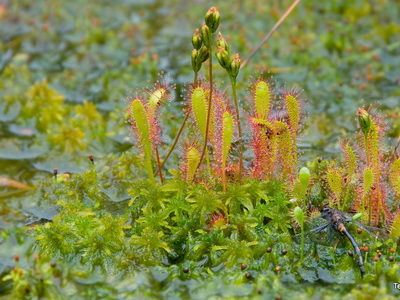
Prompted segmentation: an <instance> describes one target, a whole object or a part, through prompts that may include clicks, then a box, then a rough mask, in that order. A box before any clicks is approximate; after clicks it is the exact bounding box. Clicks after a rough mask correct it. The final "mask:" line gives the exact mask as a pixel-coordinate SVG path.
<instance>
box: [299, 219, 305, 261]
mask: <svg viewBox="0 0 400 300" xmlns="http://www.w3.org/2000/svg"><path fill="white" fill-rule="evenodd" d="M303 255H304V225H302V226H301V249H300V261H301V262H303Z"/></svg>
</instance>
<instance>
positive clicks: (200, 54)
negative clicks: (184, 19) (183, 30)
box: [192, 7, 221, 73]
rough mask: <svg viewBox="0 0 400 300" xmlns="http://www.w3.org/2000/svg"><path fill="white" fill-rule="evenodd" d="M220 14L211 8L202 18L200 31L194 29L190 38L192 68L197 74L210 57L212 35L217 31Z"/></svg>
mask: <svg viewBox="0 0 400 300" xmlns="http://www.w3.org/2000/svg"><path fill="white" fill-rule="evenodd" d="M220 18H221V16H220V14H219V12H218V11H217V9H216V8H215V7H211V8H210V9H209V10H208V12H207V13H206V15H205V17H204V23H203V25H202V26H201V28H200V30H199V29H196V30H195V32H194V33H193V36H192V45H193V48H194V49H193V51H192V68H193V71H194V72H195V73H197V72H199V71H200V69H201V66H202V64H203V62H205V61H206V60H207V59H208V58H209V56H210V49H211V48H212V43H213V33H214V32H215V31H216V30H217V29H218V26H219V23H220Z"/></svg>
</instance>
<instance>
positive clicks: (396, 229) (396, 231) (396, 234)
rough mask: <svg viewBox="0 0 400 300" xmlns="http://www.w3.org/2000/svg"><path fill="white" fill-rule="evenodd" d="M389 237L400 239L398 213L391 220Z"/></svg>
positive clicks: (399, 214) (399, 218) (399, 217)
mask: <svg viewBox="0 0 400 300" xmlns="http://www.w3.org/2000/svg"><path fill="white" fill-rule="evenodd" d="M390 235H391V236H392V237H394V238H398V237H400V213H398V214H397V215H396V216H395V217H394V219H393V222H392V227H391V229H390Z"/></svg>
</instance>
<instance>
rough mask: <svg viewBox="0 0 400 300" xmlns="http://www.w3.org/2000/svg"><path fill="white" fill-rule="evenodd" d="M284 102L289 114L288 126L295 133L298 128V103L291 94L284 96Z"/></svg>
mask: <svg viewBox="0 0 400 300" xmlns="http://www.w3.org/2000/svg"><path fill="white" fill-rule="evenodd" d="M285 101H286V106H287V110H288V113H289V118H290V124H291V125H292V130H293V132H297V128H298V127H299V122H300V107H299V103H298V102H297V99H296V98H295V97H294V96H293V95H291V94H288V95H286V97H285Z"/></svg>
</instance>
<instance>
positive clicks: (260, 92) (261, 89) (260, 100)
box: [254, 81, 271, 120]
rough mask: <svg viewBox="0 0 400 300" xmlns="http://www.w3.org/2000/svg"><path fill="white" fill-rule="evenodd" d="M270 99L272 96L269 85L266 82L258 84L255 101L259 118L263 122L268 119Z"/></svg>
mask: <svg viewBox="0 0 400 300" xmlns="http://www.w3.org/2000/svg"><path fill="white" fill-rule="evenodd" d="M270 98H271V95H270V90H269V86H268V84H267V83H266V82H265V81H260V82H258V83H257V85H256V91H255V99H254V102H255V106H256V116H257V118H259V119H262V120H267V119H268V113H269V105H270Z"/></svg>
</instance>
